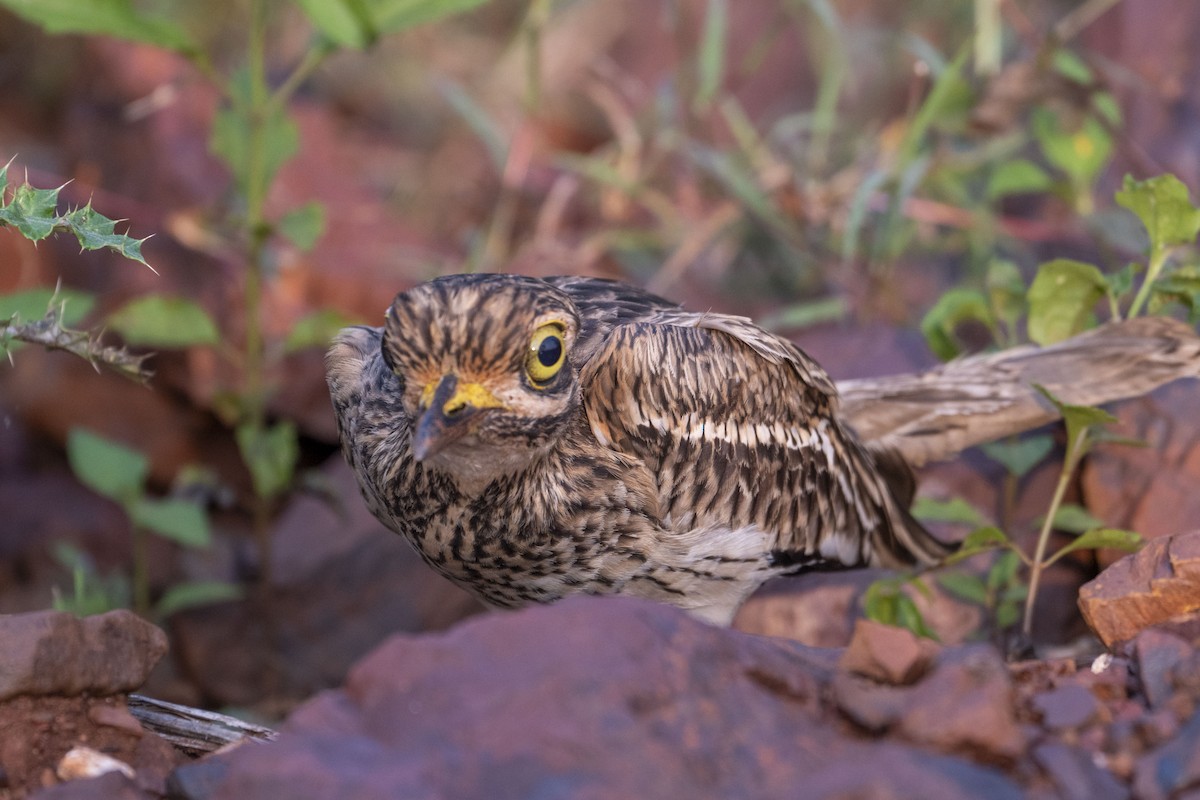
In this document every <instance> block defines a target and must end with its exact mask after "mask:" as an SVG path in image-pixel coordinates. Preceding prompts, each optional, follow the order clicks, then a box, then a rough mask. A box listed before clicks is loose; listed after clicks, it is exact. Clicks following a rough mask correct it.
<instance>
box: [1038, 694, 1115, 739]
mask: <svg viewBox="0 0 1200 800" xmlns="http://www.w3.org/2000/svg"><path fill="white" fill-rule="evenodd" d="M1033 707H1034V709H1035V710H1036V711H1037V712H1038V714H1040V715H1041V719H1042V725H1044V726H1045V727H1047V728H1049V729H1051V730H1059V729H1062V728H1079V727H1082V726H1084V725H1087V724H1088V723H1089V722H1091V721H1092V720H1093V719H1095V717H1096V712H1097V711H1099V710H1100V703H1099V701H1097V700H1096V695H1094V694H1092V692H1091V691H1090V690H1088V689H1086V688H1084V687H1083V686H1080V685H1079V684H1067V685H1065V686H1060V687H1058V688H1057V689H1052V690H1050V691H1048V692H1042V693H1041V694H1038V695H1035V696H1034V698H1033Z"/></svg>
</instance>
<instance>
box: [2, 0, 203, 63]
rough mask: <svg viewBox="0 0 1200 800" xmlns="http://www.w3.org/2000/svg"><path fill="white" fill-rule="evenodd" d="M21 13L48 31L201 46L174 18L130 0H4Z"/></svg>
mask: <svg viewBox="0 0 1200 800" xmlns="http://www.w3.org/2000/svg"><path fill="white" fill-rule="evenodd" d="M0 6H3V7H5V8H7V9H9V10H10V11H12V12H13V13H14V14H16V15H17V16H19V17H23V18H25V19H26V20H29V21H30V22H32V23H34V24H36V25H40V26H41V27H42V28H44V29H45V30H46V31H47V32H48V33H83V34H97V35H101V36H115V37H117V38H119V39H128V40H131V41H135V42H145V43H147V44H153V45H158V46H159V47H165V48H167V49H168V50H174V51H176V52H180V53H194V52H196V50H197V48H196V45H195V44H194V43H193V42H192V40H191V38H190V37H189V36H188V34H187V33H186V32H185V31H184V30H183V29H182V28H180V27H179V26H178V25H176V24H174V23H173V22H171V21H170V20H167V19H164V18H163V17H161V16H155V15H150V14H147V13H146V12H145V10H144V9H141V8H138V9H135V8H134V7H133V4H132V3H130V2H129V0H0Z"/></svg>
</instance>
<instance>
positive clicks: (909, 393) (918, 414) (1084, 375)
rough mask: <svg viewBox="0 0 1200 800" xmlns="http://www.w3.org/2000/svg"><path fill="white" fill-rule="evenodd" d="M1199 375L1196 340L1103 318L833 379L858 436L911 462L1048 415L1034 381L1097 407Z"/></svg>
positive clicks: (1154, 324) (1179, 331)
mask: <svg viewBox="0 0 1200 800" xmlns="http://www.w3.org/2000/svg"><path fill="white" fill-rule="evenodd" d="M1196 376H1200V337H1197V336H1196V332H1195V331H1194V330H1192V329H1191V328H1190V327H1189V326H1187V325H1185V324H1183V323H1182V322H1179V321H1178V320H1173V319H1169V318H1166V317H1143V318H1139V319H1131V320H1126V321H1124V322H1112V323H1109V324H1107V325H1103V326H1101V327H1099V328H1097V329H1095V330H1093V331H1088V332H1087V333H1084V334H1081V335H1079V336H1075V337H1073V338H1071V339H1067V340H1065V341H1062V342H1058V343H1057V344H1054V345H1051V346H1049V347H1035V346H1032V345H1030V346H1027V347H1015V348H1013V349H1011V350H1004V351H1002V352H999V353H988V354H985V355H979V356H971V357H969V358H963V359H959V360H957V361H951V362H950V363H948V364H945V365H944V366H942V367H939V368H938V369H935V370H931V371H929V372H923V373H921V374H919V375H890V376H887V377H883V378H870V379H866V380H852V381H839V382H838V384H837V388H838V392H839V393H840V394H841V396H842V413H843V415H844V416H845V418H846V419H847V420H848V421H849V422H850V424H851V425H852V426H853V427H854V429H855V431H857V432H858V435H859V436H860V437H861V438H862V440H863V441H864V442H867V443H868V444H871V445H883V446H888V447H894V448H896V449H897V450H899V451H900V453H902V454H903V455H904V457H905V458H906V459H907V460H908V461H909V462H910V463H911V464H913V465H914V466H919V465H921V464H925V463H927V462H930V461H937V460H940V459H944V458H949V457H951V456H953V455H954V454H956V453H958V452H959V451H961V450H965V449H966V448H968V447H971V446H972V445H977V444H982V443H984V442H990V441H994V440H996V439H1001V438H1003V437H1005V436H1009V435H1012V434H1016V433H1021V432H1023V431H1027V430H1032V429H1033V428H1036V427H1038V426H1040V425H1045V424H1046V423H1047V422H1051V421H1053V420H1055V419H1058V412H1057V411H1056V410H1055V408H1054V406H1052V405H1051V404H1050V403H1049V402H1047V401H1046V398H1044V397H1042V396H1041V394H1040V393H1039V392H1038V391H1037V390H1036V389H1035V388H1034V386H1035V385H1040V386H1044V387H1046V388H1047V389H1049V390H1050V392H1051V393H1052V394H1054V395H1055V396H1056V397H1058V398H1059V399H1060V400H1062V401H1063V402H1064V403H1070V404H1072V405H1100V404H1102V403H1110V402H1113V401H1115V400H1124V399H1126V398H1130V397H1140V396H1142V395H1144V394H1149V393H1150V392H1152V391H1154V390H1155V389H1157V388H1158V387H1159V386H1162V385H1164V384H1167V383H1170V382H1171V381H1173V380H1176V379H1178V378H1186V377H1196Z"/></svg>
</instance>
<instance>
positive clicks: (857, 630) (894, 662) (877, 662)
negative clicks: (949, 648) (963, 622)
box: [838, 619, 938, 686]
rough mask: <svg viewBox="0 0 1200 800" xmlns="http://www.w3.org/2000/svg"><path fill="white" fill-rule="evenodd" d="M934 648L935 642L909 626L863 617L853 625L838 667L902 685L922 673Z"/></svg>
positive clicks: (933, 655) (932, 655) (927, 667)
mask: <svg viewBox="0 0 1200 800" xmlns="http://www.w3.org/2000/svg"><path fill="white" fill-rule="evenodd" d="M937 652H938V648H937V645H935V644H934V643H933V642H932V641H930V640H929V639H921V638H919V637H918V636H917V635H916V634H915V633H913V632H912V631H910V630H907V629H905V628H898V627H896V626H894V625H884V624H883V623H880V622H872V621H871V620H867V619H863V620H859V621H858V623H857V624H856V625H855V626H854V638H852V639H851V640H850V645H849V646H848V647H847V648H846V650H845V652H843V653H842V657H841V658H840V659H839V660H838V668H839V669H843V670H846V671H848V672H853V673H856V674H858V675H862V676H864V677H867V678H873V679H874V680H877V681H881V682H883V683H890V684H898V685H901V686H903V685H907V684H910V683H912V682H913V681H915V680H917V679H918V678H920V677H921V676H922V675H924V674H925V672H926V671H927V670H928V669H929V665H930V664H931V663H932V662H933V660H934V658H935V657H936V656H937Z"/></svg>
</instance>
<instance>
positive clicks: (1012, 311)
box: [984, 258, 1028, 337]
mask: <svg viewBox="0 0 1200 800" xmlns="http://www.w3.org/2000/svg"><path fill="white" fill-rule="evenodd" d="M984 286H985V288H986V289H987V296H988V305H989V306H990V307H991V310H992V317H993V318H995V319H996V321H997V322H1001V323H1003V324H1004V327H1005V329H1006V331H1007V332H1008V334H1009V336H1010V337H1011V336H1015V335H1016V330H1017V322H1018V321H1019V320H1020V319H1021V315H1022V314H1024V313H1025V295H1026V293H1027V292H1028V289H1027V288H1026V286H1025V279H1024V278H1023V277H1022V276H1021V270H1020V269H1019V268H1018V267H1017V265H1016V264H1014V263H1013V262H1011V261H1008V260H1005V259H1002V258H994V259H992V261H991V262H990V263H989V264H988V269H987V275H986V276H985V278H984Z"/></svg>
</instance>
